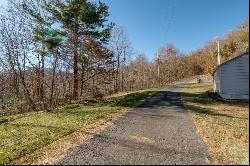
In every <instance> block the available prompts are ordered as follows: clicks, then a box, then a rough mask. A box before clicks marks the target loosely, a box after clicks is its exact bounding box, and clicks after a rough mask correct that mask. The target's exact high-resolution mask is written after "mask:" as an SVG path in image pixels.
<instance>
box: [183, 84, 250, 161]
mask: <svg viewBox="0 0 250 166" xmlns="http://www.w3.org/2000/svg"><path fill="white" fill-rule="evenodd" d="M211 88H212V87H211V86H201V87H198V86H197V85H191V86H188V87H186V88H185V89H184V91H183V94H182V97H183V99H184V104H185V106H186V107H187V108H188V109H189V110H190V113H191V116H192V118H193V121H194V123H195V125H196V127H197V130H198V133H199V134H200V135H201V137H202V138H203V139H204V141H205V142H206V143H207V145H208V148H209V153H210V155H211V156H212V157H213V159H214V161H215V163H216V164H246V163H248V155H249V150H248V147H249V105H248V103H246V102H245V103H244V102H215V101H212V100H211V99H210V98H208V96H207V95H206V94H205V92H206V91H207V90H210V89H211Z"/></svg>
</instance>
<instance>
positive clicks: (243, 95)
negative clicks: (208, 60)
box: [214, 53, 249, 100]
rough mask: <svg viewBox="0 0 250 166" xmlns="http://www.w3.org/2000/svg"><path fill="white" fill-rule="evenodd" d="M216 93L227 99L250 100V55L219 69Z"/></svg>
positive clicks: (216, 78)
mask: <svg viewBox="0 0 250 166" xmlns="http://www.w3.org/2000/svg"><path fill="white" fill-rule="evenodd" d="M214 91H215V92H217V93H219V94H220V95H221V96H222V97H223V98H225V99H244V100H249V54H248V53H246V54H244V55H242V56H241V57H238V58H235V59H233V60H231V61H230V62H228V63H225V64H224V65H221V66H219V67H218V68H217V70H216V71H215V73H214Z"/></svg>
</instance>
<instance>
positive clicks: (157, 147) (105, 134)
mask: <svg viewBox="0 0 250 166" xmlns="http://www.w3.org/2000/svg"><path fill="white" fill-rule="evenodd" d="M56 164H70V165H73V164H74V165H76V164H81V165H83V164H84V165H86V164H91V165H93V164H95V165H103V164H105V165H114V164H115V165H131V164H133V165H141V164H144V165H145V164H146V165H151V164H157V165H166V164H171V165H174V164H178V165H183V164H197V165H208V164H212V162H211V159H210V157H209V155H208V153H207V146H206V145H205V144H204V142H203V141H202V139H201V138H200V137H199V136H198V134H197V133H196V128H195V126H194V124H193V122H192V120H191V117H190V115H189V114H188V113H187V111H186V110H185V109H184V107H183V104H182V101H181V97H180V93H179V92H178V89H177V88H173V89H169V90H166V91H161V92H159V93H158V94H156V95H155V96H153V97H152V98H150V99H148V100H146V101H145V102H143V103H141V104H140V105H139V106H138V107H136V108H134V109H133V110H131V111H130V112H128V113H126V114H125V115H124V116H123V117H121V118H120V119H119V120H117V121H116V122H115V123H114V124H113V125H112V126H110V127H108V128H106V129H105V130H104V131H102V132H101V133H100V134H97V135H95V136H94V138H92V139H90V140H88V141H86V142H84V143H82V144H80V145H79V146H77V147H76V148H74V149H73V150H70V151H69V152H67V155H66V156H65V157H64V158H63V159H62V160H60V161H58V162H57V163H56Z"/></svg>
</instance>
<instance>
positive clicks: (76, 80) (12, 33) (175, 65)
mask: <svg viewBox="0 0 250 166" xmlns="http://www.w3.org/2000/svg"><path fill="white" fill-rule="evenodd" d="M1 13H2V14H1V16H0V82H1V84H0V115H8V114H16V113H20V112H26V111H33V110H36V111H37V110H44V109H46V110H49V109H51V108H54V107H57V106H59V105H66V104H68V103H72V102H82V103H86V102H87V101H93V100H96V99H101V98H102V97H103V96H105V95H110V94H113V93H117V92H124V91H133V90H139V89H145V88H150V87H157V86H161V85H164V84H168V83H171V82H173V81H177V80H180V79H183V78H187V77H190V76H193V75H199V74H211V73H212V72H213V70H214V69H215V68H216V66H217V45H216V41H211V42H209V43H207V44H206V45H205V46H204V47H203V48H201V49H199V50H197V51H194V52H192V53H190V54H187V55H185V54H183V53H181V52H180V51H178V49H177V48H176V47H175V46H174V45H172V44H167V45H166V46H165V47H163V48H159V51H158V53H159V58H157V57H156V58H155V60H154V61H153V62H150V61H148V60H147V58H146V55H144V54H140V55H137V56H136V58H135V60H133V61H131V57H132V56H135V55H134V53H133V47H132V46H131V44H130V42H129V38H128V36H127V34H126V30H125V29H124V28H122V27H119V26H116V25H114V24H113V23H112V22H110V21H109V20H108V16H109V11H108V6H106V5H105V4H104V3H93V2H89V1H86V0H82V1H79V0H72V1H69V2H68V1H67V2H66V1H61V0H55V1H50V0H26V1H21V0H20V1H11V0H10V1H9V5H8V7H7V8H6V9H5V10H4V11H2V12H1ZM111 21H112V20H111ZM248 38H249V24H248V23H244V24H242V25H241V26H240V27H239V28H237V29H235V30H234V31H232V32H229V33H228V34H227V35H226V36H225V37H224V38H223V39H220V40H221V55H222V61H227V60H229V59H231V58H233V57H235V56H237V55H239V54H240V53H242V52H244V51H245V50H246V48H247V47H248V42H249V40H248ZM166 40H167V39H166ZM158 69H159V71H158ZM158 73H159V75H158Z"/></svg>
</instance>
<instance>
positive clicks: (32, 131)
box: [0, 89, 158, 165]
mask: <svg viewBox="0 0 250 166" xmlns="http://www.w3.org/2000/svg"><path fill="white" fill-rule="evenodd" d="M157 91H158V89H151V90H144V91H140V92H136V93H130V94H127V95H125V96H119V97H116V98H110V99H108V100H106V101H103V102H101V103H96V104H93V105H91V106H84V105H79V104H75V105H70V106H66V107H63V108H60V109H56V110H53V111H51V112H36V113H29V114H22V115H15V116H9V117H5V119H4V120H3V123H1V124H0V165H2V164H15V162H16V161H17V160H18V159H20V158H21V157H24V156H28V155H29V154H31V153H33V152H34V151H36V150H39V149H41V148H43V147H45V146H46V145H49V144H51V143H53V142H54V141H56V140H58V139H60V138H62V137H64V136H67V135H69V134H71V133H74V132H77V131H80V130H81V131H84V130H85V129H86V130H87V129H88V128H89V127H91V126H93V124H95V123H98V122H99V121H101V120H105V119H108V120H109V119H110V118H111V117H112V116H113V115H117V114H120V113H122V112H123V110H125V109H126V108H129V107H133V106H135V105H136V104H137V103H138V102H139V101H141V100H143V99H146V98H147V97H150V96H152V95H153V94H155V93H156V92H157Z"/></svg>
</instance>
